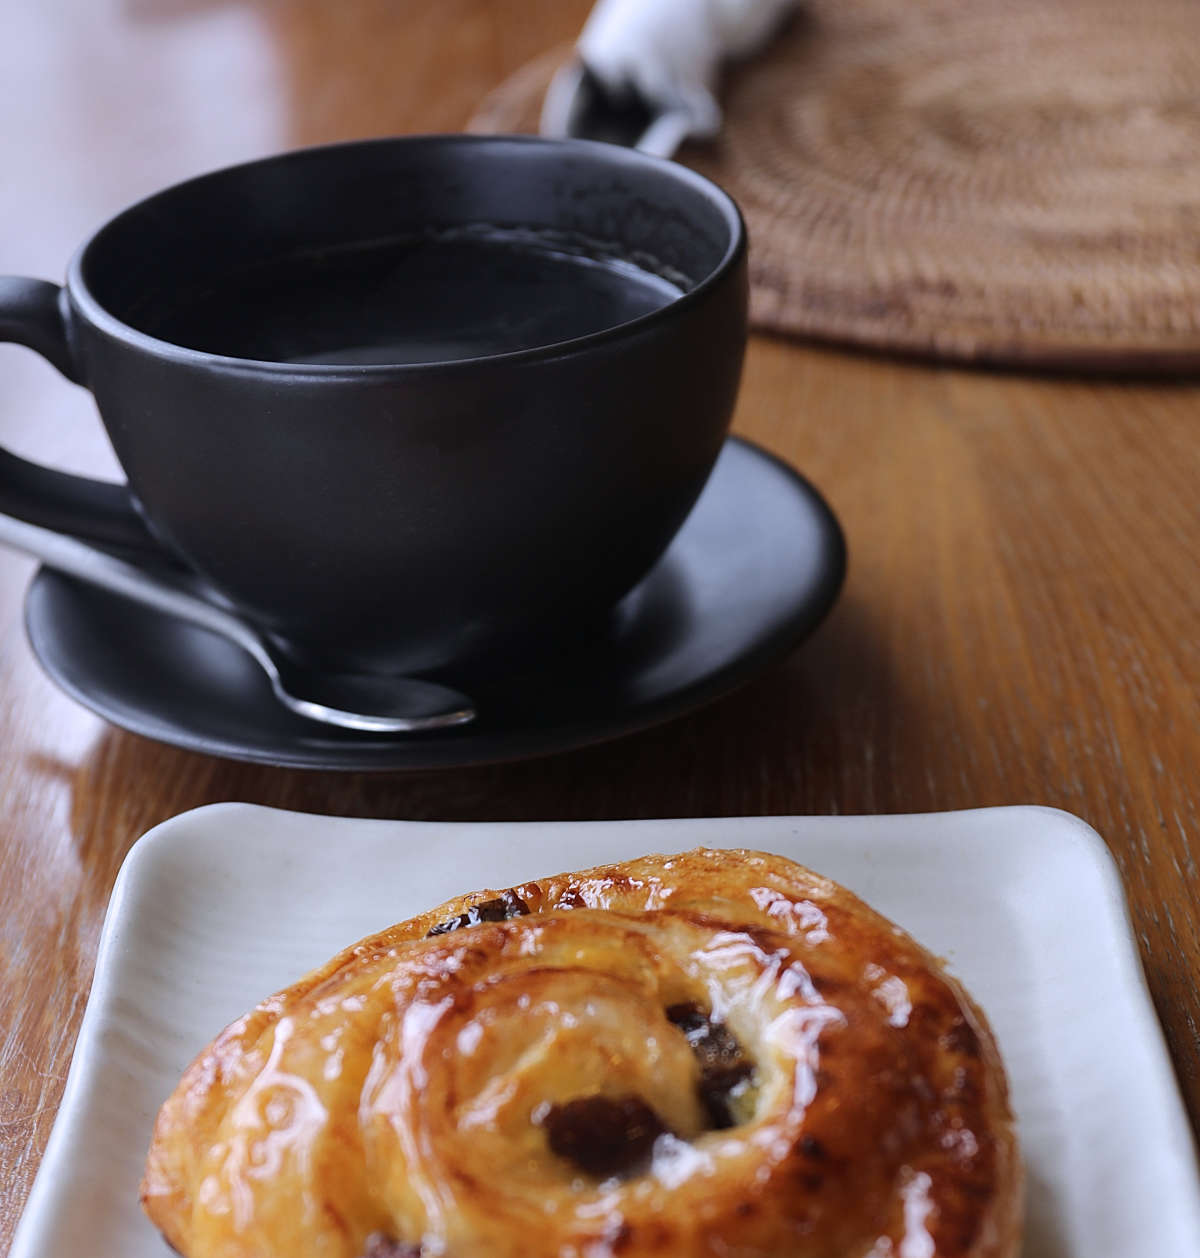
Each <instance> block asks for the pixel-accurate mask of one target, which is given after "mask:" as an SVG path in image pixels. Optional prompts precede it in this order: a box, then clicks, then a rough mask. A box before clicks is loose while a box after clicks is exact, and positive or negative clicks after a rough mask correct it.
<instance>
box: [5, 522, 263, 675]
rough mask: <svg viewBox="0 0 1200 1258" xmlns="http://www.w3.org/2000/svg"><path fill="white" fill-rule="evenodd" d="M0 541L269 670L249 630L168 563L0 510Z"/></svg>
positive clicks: (252, 633)
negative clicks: (185, 625)
mask: <svg viewBox="0 0 1200 1258" xmlns="http://www.w3.org/2000/svg"><path fill="white" fill-rule="evenodd" d="M0 544H3V545H5V546H9V547H11V548H12V549H13V550H19V551H22V552H24V553H25V554H27V555H32V556H33V558H35V559H40V560H41V561H42V562H43V563H44V564H46V565H47V566H48V567H51V568H53V569H55V570H56V571H58V572H64V573H66V574H67V575H68V576H73V577H78V578H79V579H80V580H81V581H86V582H88V583H89V584H90V585H98V586H100V587H102V588H103V589H106V590H110V591H111V592H112V593H114V594H120V595H122V596H123V597H125V598H128V599H132V600H133V601H134V602H136V603H142V604H144V605H145V606H146V607H152V608H154V609H155V610H156V611H161V612H166V613H167V615H169V616H176V617H178V618H179V619H181V620H186V621H189V622H190V623H191V624H194V625H199V626H200V627H201V628H202V629H211V630H212V631H213V632H214V633H219V634H221V635H222V637H226V638H231V639H232V640H233V641H235V642H236V643H237V644H238V645H239V646H240V647H242V648H243V650H246V651H249V652H250V654H251V655H253V656H254V658H255V659H256V660H257V661H258V662H259V663H260V664H261V665H262V666H263V668H264V669H266V671H267V673H268V674H273V673H274V672H275V665H274V662H273V661H272V660H271V659H270V657H269V656H268V655H267V653H266V652H265V651H264V650H263V646H262V643H261V642H260V641H259V639H258V635H257V634H256V633H255V632H254V630H253V629H250V628H249V627H248V626H247V625H245V624H243V623H242V621H241V620H239V619H238V618H237V617H236V616H234V615H233V614H232V613H231V612H227V611H224V610H223V609H222V608H220V607H216V606H214V605H213V604H211V603H209V602H206V601H205V600H204V599H202V598H199V597H198V596H197V595H195V594H194V593H192V592H191V590H190V589H188V587H187V585H186V584H185V581H184V578H183V577H181V576H180V575H178V574H177V573H175V572H172V571H171V569H170V568H167V567H165V566H164V567H163V568H161V569H159V570H158V571H155V572H153V573H151V572H148V571H147V570H146V569H145V568H142V567H140V566H139V565H138V564H133V563H130V562H129V561H128V560H125V559H120V558H118V557H117V556H116V555H110V554H108V553H107V552H106V551H103V550H98V549H97V548H96V547H94V546H90V545H89V544H88V543H87V542H81V541H79V540H77V539H76V538H73V537H67V536H65V535H64V534H62V533H55V532H53V531H51V530H50V529H44V528H40V527H39V526H38V525H36V524H26V523H25V522H24V521H23V520H14V519H13V518H12V517H11V516H6V515H0Z"/></svg>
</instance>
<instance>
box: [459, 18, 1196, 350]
mask: <svg viewBox="0 0 1200 1258" xmlns="http://www.w3.org/2000/svg"><path fill="white" fill-rule="evenodd" d="M568 56H570V50H569V49H567V48H558V49H555V50H554V51H553V52H551V53H549V54H547V55H546V56H544V57H542V58H541V59H539V60H538V61H536V62H533V63H532V64H530V65H529V66H526V67H525V68H524V69H523V70H522V71H520V72H519V73H518V74H517V75H515V76H514V77H513V78H512V79H510V80H509V81H508V82H507V83H505V84H503V85H501V86H500V87H499V88H498V89H497V90H496V91H495V92H494V93H493V94H492V96H491V97H490V98H489V99H488V100H487V101H486V102H485V103H484V105H483V107H482V109H481V111H480V113H479V114H478V115H477V117H476V118H475V119H474V120H473V122H472V124H471V129H472V130H474V131H534V130H536V127H537V117H538V112H539V110H540V105H541V99H542V95H543V93H544V91H545V88H546V85H547V84H548V82H549V80H550V78H551V76H552V74H553V72H554V70H555V68H556V67H557V66H558V65H560V64H561V63H562V62H563V60H564V59H565V58H567V57H568ZM724 102H725V107H726V125H725V129H724V132H723V134H722V136H721V139H720V141H719V142H718V143H716V144H715V145H712V146H703V147H702V146H699V145H693V146H690V147H689V148H687V149H686V150H685V151H684V152H683V153H682V154H681V155H680V157H681V160H682V161H684V162H686V163H687V164H688V165H689V166H692V167H694V168H695V169H696V170H699V171H701V172H703V173H704V174H706V175H708V176H709V177H710V178H712V179H714V180H716V181H717V182H718V183H720V184H722V185H723V186H724V187H726V188H727V189H728V190H729V191H730V192H731V193H732V194H733V195H734V196H735V197H736V198H737V200H738V201H739V203H740V204H741V206H742V209H743V212H744V213H745V216H746V220H747V222H748V224H749V228H750V236H751V274H752V307H751V313H752V317H753V320H754V322H755V325H756V326H757V327H759V328H762V329H767V330H773V331H780V332H789V333H796V334H800V335H804V336H810V337H818V338H823V339H828V340H833V341H839V342H848V343H852V344H855V345H859V346H864V347H870V348H875V349H884V350H892V351H902V352H909V353H916V354H921V355H933V356H936V357H942V358H948V359H957V360H963V361H970V362H991V363H1009V364H1030V365H1039V366H1047V367H1068V368H1088V369H1094V370H1102V371H1154V370H1188V369H1194V368H1195V367H1196V366H1198V365H1200V4H1197V3H1196V0H1139V2H1138V3H1136V4H1130V3H1128V0H1052V2H1051V3H1047V0H1010V2H1009V3H1006V4H996V3H995V2H994V0H919V2H918V3H910V4H903V5H897V4H895V3H892V2H890V0H809V3H808V4H806V5H805V7H804V8H803V10H802V11H801V12H800V14H799V15H798V16H797V18H796V20H795V21H794V22H793V23H792V25H791V26H790V27H789V29H788V30H787V31H786V32H785V33H784V35H783V36H782V37H781V38H780V39H779V41H778V42H777V43H776V44H775V45H773V47H772V48H771V49H770V50H769V51H768V52H767V53H766V54H765V56H763V57H762V58H759V59H758V60H755V61H753V62H752V63H750V64H748V65H746V66H744V67H739V68H737V69H735V70H734V71H732V72H731V73H730V75H729V77H728V81H727V83H726V85H725V90H724Z"/></svg>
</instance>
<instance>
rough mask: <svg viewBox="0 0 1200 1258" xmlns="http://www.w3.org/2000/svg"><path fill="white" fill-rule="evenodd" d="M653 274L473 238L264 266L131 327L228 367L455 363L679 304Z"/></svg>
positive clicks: (566, 244)
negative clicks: (245, 361)
mask: <svg viewBox="0 0 1200 1258" xmlns="http://www.w3.org/2000/svg"><path fill="white" fill-rule="evenodd" d="M651 266H652V264H651V263H650V262H649V260H643V263H642V264H639V263H638V262H635V261H633V260H631V259H630V258H628V257H626V256H623V254H622V253H621V251H620V250H619V249H615V248H612V247H608V246H605V245H604V244H603V243H601V242H594V241H588V240H582V239H580V240H575V239H571V238H569V237H566V236H564V235H562V234H557V235H556V234H554V233H551V232H539V231H535V230H532V229H520V228H500V227H486V226H479V227H469V228H465V229H456V230H448V231H440V232H428V233H425V234H423V235H420V236H401V237H399V238H397V239H392V240H382V241H371V242H369V243H366V244H354V245H351V246H348V247H342V248H332V249H323V250H320V251H318V252H309V253H301V254H295V255H291V256H286V257H282V258H274V259H269V260H266V261H262V262H259V263H258V264H257V265H254V266H251V267H247V268H243V269H239V270H236V271H232V272H230V273H228V274H225V275H218V276H216V277H211V276H209V277H206V278H205V281H204V282H203V283H202V284H201V285H198V286H197V287H196V288H194V289H193V290H191V291H183V292H177V293H175V294H173V304H171V305H170V306H168V307H167V308H166V309H154V308H150V309H147V310H145V311H143V312H140V313H139V312H137V311H134V312H133V314H132V321H133V322H135V324H140V326H142V328H143V330H144V331H147V332H149V333H151V334H152V335H153V336H156V337H159V338H161V339H162V340H164V341H170V342H172V343H174V344H176V345H183V346H187V347H188V348H189V349H195V350H203V351H206V352H208V353H211V354H223V355H227V356H229V357H233V358H250V359H265V360H269V361H273V362H295V363H335V364H336V363H342V364H365V363H373V364H380V363H420V362H456V361H461V360H463V359H470V358H480V357H485V356H487V355H492V354H505V353H511V352H513V351H516V350H523V349H533V348H535V347H537V346H541V345H553V344H557V343H559V342H562V341H570V340H574V339H576V338H578V337H582V336H587V335H589V334H590V333H593V332H599V331H601V330H603V329H606V328H615V327H619V326H621V325H622V324H625V323H628V322H630V321H631V320H633V319H637V318H640V317H641V316H642V315H646V314H650V313H651V312H652V311H654V310H657V309H659V308H660V307H662V306H665V305H668V304H669V303H670V302H672V301H674V300H675V299H676V298H678V297H680V296H682V294H683V292H684V289H685V287H686V284H687V280H686V279H685V277H683V276H667V275H662V274H659V273H657V272H656V271H655V270H652V269H651Z"/></svg>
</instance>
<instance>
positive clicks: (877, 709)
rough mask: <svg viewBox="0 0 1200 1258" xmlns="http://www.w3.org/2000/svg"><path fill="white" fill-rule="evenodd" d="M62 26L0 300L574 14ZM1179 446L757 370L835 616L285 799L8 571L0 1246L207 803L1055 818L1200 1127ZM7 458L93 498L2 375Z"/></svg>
mask: <svg viewBox="0 0 1200 1258" xmlns="http://www.w3.org/2000/svg"><path fill="white" fill-rule="evenodd" d="M65 7H68V6H67V0H63V3H62V4H60V5H58V6H46V7H45V9H46V11H45V12H43V11H42V8H41V7H40V6H17V5H9V6H5V7H4V8H3V9H0V111H2V112H0V116H3V117H5V118H6V119H9V120H12V121H11V122H10V125H8V126H7V127H5V128H4V129H3V131H2V133H0V153H2V155H3V169H4V170H5V178H4V179H3V180H0V270H4V271H15V272H23V273H31V274H43V275H47V276H52V277H53V276H56V275H61V272H62V269H63V266H64V264H65V262H66V259H67V257H68V255H69V253H70V251H71V250H72V248H73V247H74V245H75V244H77V243H78V241H79V240H80V239H81V238H82V237H83V235H84V234H86V232H87V231H88V230H90V228H91V227H93V226H94V225H96V224H97V223H99V222H100V221H102V220H103V218H105V217H106V216H107V215H108V214H110V213H112V212H113V211H114V210H116V209H118V208H119V207H120V206H121V205H122V204H124V203H125V202H127V201H129V200H132V199H133V198H134V197H136V196H139V195H141V194H142V193H144V192H146V191H148V190H150V189H151V188H154V187H157V186H159V185H161V184H163V183H166V182H169V181H170V180H172V179H175V178H179V177H182V176H183V175H186V174H190V173H193V172H194V171H197V170H200V169H203V168H205V167H209V166H213V165H216V164H220V163H222V162H224V161H226V160H236V159H238V158H242V157H247V156H252V155H254V154H256V153H259V152H266V151H270V150H271V149H273V148H276V147H281V146H289V145H294V144H301V143H308V142H314V141H319V140H329V139H334V138H338V137H350V136H355V135H362V134H375V133H386V132H397V131H418V130H429V129H438V128H456V127H459V126H461V125H462V124H463V123H464V122H465V121H466V119H467V118H468V117H469V115H470V113H471V111H472V109H473V107H474V105H475V103H476V102H477V101H478V100H479V99H480V98H481V97H482V96H483V94H484V93H485V92H486V91H487V90H488V89H489V88H490V87H492V86H494V85H495V84H496V83H498V82H499V81H501V79H502V78H503V77H504V76H505V75H507V74H509V73H511V72H512V71H513V70H514V69H515V68H516V67H517V66H518V65H520V64H522V63H523V62H524V61H526V60H528V59H529V58H530V57H531V56H534V55H536V54H537V53H538V52H539V51H540V50H541V49H543V48H547V47H550V46H552V45H553V44H555V43H557V42H560V41H562V40H563V39H567V38H570V36H571V34H572V32H573V31H574V30H576V29H577V27H578V25H579V24H580V22H581V21H582V18H583V16H584V13H585V10H586V4H584V3H576V2H574V0H573V2H572V3H563V2H562V0H526V2H525V3H524V4H522V5H520V6H508V5H505V4H502V3H500V2H499V0H495V2H492V3H489V2H488V0H440V2H439V4H437V5H420V4H417V3H416V0H407V2H406V0H398V2H392V3H385V2H384V0H343V2H342V3H341V4H339V5H326V4H322V3H319V2H318V0H295V2H293V3H290V4H286V5H285V4H283V3H279V4H276V5H272V4H267V3H263V4H252V3H216V2H214V3H209V4H204V3H200V2H198V0H197V2H193V3H185V2H183V0H125V2H124V3H121V2H118V0H110V2H109V3H84V0H72V3H71V4H70V6H69V8H70V10H71V13H72V17H73V19H74V20H73V21H65V20H64V19H63V18H62V16H61V13H62V10H63V9H64V8H65ZM51 10H53V12H52V11H51ZM17 120H20V121H19V125H18V123H17ZM1198 420H1200V389H1198V388H1197V386H1196V385H1194V384H1190V383H1185V382H1180V383H1159V384H1154V385H1140V384H1124V385H1116V384H1112V383H1100V382H1090V381H1087V380H1068V379H1052V378H1033V377H1024V376H1018V375H997V374H983V373H978V374H972V373H968V372H965V371H959V370H945V369H939V368H937V367H934V366H916V365H906V364H899V363H894V362H890V361H887V360H884V359H876V358H870V357H861V356H852V355H847V354H840V353H834V352H830V351H827V350H820V349H815V348H811V347H807V346H804V345H801V344H797V343H790V342H785V341H776V340H769V339H765V338H760V339H757V340H756V341H755V342H754V343H753V345H752V347H751V352H750V356H749V361H748V365H747V373H746V380H745V386H744V389H743V392H742V397H741V401H740V404H739V408H738V413H737V419H736V427H737V429H738V431H739V432H741V433H743V434H744V435H746V436H748V437H750V438H752V439H754V440H756V441H758V442H760V443H762V444H764V445H765V446H767V447H768V448H770V449H772V450H774V451H776V452H777V453H779V454H780V455H782V456H783V457H785V458H786V459H788V460H789V461H791V462H792V463H794V464H795V465H796V466H798V467H799V468H801V469H802V470H803V471H804V472H805V473H806V474H807V475H809V476H810V477H811V478H812V479H813V480H814V481H815V482H816V483H817V484H818V485H819V486H820V487H821V489H822V490H823V491H824V492H825V494H826V495H827V496H828V498H829V500H830V501H831V503H832V505H833V506H834V509H835V510H836V511H837V513H838V515H839V517H840V518H841V520H842V523H843V525H844V527H845V530H846V534H847V536H848V539H849V544H850V551H851V562H850V575H849V579H848V582H847V585H846V589H845V593H844V595H843V598H842V599H841V601H840V603H839V605H838V607H837V608H836V609H835V611H834V614H833V615H832V616H831V617H830V619H829V620H828V621H827V623H826V624H825V625H824V626H823V627H822V628H821V629H820V631H819V632H818V633H817V634H816V635H815V636H814V637H813V638H812V639H811V640H810V641H809V642H808V643H806V644H805V645H804V646H803V647H802V648H801V649H800V650H798V651H796V652H795V653H794V654H793V655H792V656H791V657H790V659H789V660H788V661H787V662H786V663H785V664H784V665H783V666H781V667H780V668H778V669H777V670H775V671H774V672H773V673H772V674H771V675H770V676H765V677H762V678H761V679H759V680H757V681H755V682H753V683H752V684H750V685H748V686H747V687H745V688H744V689H743V690H741V691H740V692H738V693H737V694H735V695H733V696H731V697H729V698H728V699H726V700H724V701H722V702H720V703H718V704H716V705H713V706H712V707H710V708H708V709H705V710H703V711H701V712H698V713H696V714H695V715H693V716H691V717H688V718H686V719H683V720H679V721H676V722H674V723H672V724H669V725H666V726H662V727H659V728H657V729H653V730H649V731H647V732H645V733H642V734H639V735H636V736H634V737H631V738H627V739H624V740H620V741H617V742H613V743H610V744H607V745H604V746H600V747H596V748H592V749H589V750H585V751H580V752H575V753H571V754H568V755H562V756H557V757H550V758H547V759H543V760H538V761H531V762H527V763H524V764H516V765H511V766H502V767H493V768H480V769H472V770H469V771H462V772H458V771H453V772H452V771H447V772H440V773H420V774H412V775H402V774H385V775H377V776H371V775H357V774H350V775H338V774H328V773H300V772H289V771H277V770H271V769H265V768H259V767H253V766H247V765H241V764H236V763H231V762H224V761H218V760H214V759H211V758H207V757H204V756H199V755H194V754H191V753H188V752H183V751H178V750H175V749H173V748H169V747H165V746H161V745H158V744H155V743H152V742H148V741H146V740H143V739H140V738H137V737H135V736H132V735H128V734H125V733H122V732H120V731H117V730H114V729H112V728H110V727H107V726H106V725H105V724H104V723H103V722H101V721H99V720H98V719H96V718H95V717H93V716H91V715H90V714H88V713H87V712H85V711H83V710H82V709H80V708H79V707H77V706H76V705H75V704H73V703H72V702H71V701H70V700H68V699H67V698H65V697H64V696H63V695H61V694H59V693H58V692H57V691H56V690H55V689H54V688H53V687H52V686H51V685H50V683H49V682H48V681H46V680H45V678H44V677H43V676H42V675H41V673H40V672H39V670H38V668H37V666H36V664H35V662H34V660H33V658H32V656H31V654H30V652H29V649H28V647H27V645H26V643H25V641H24V637H23V630H22V624H21V615H22V599H23V595H24V590H25V587H26V584H27V582H28V579H29V577H30V575H31V573H32V570H33V569H32V565H31V564H30V563H29V562H28V561H27V560H24V559H21V558H18V557H16V556H13V555H10V554H7V553H0V695H2V702H0V800H2V801H3V807H2V808H0V1252H3V1251H4V1250H6V1248H7V1246H8V1242H9V1239H10V1238H11V1235H12V1231H13V1228H14V1227H15V1225H16V1220H17V1218H18V1216H19V1213H20V1210H21V1208H22V1206H23V1204H24V1201H25V1199H26V1197H27V1195H28V1192H29V1187H30V1184H31V1182H32V1177H33V1174H34V1172H35V1170H36V1167H37V1163H38V1160H39V1158H40V1156H41V1153H42V1150H43V1149H44V1147H45V1142H46V1139H47V1136H48V1134H49V1131H50V1126H51V1123H52V1121H53V1117H54V1112H55V1108H56V1106H57V1104H58V1101H59V1098H60V1096H61V1091H62V1086H63V1081H64V1078H65V1075H66V1070H67V1067H68V1064H69V1061H70V1055H71V1051H72V1047H73V1044H74V1039H75V1035H76V1033H77V1030H78V1026H79V1018H80V1015H81V1013H82V1010H83V1006H84V1003H85V1000H86V995H87V990H88V986H89V982H90V975H91V970H92V965H93V962H94V956H95V948H96V942H97V938H98V933H99V929H100V926H101V922H102V920H103V914H104V910H105V905H106V902H107V898H108V894H109V891H110V889H111V886H112V882H113V879H114V877H115V875H116V871H117V869H118V867H119V865H120V862H121V860H122V858H123V856H124V854H125V853H126V851H127V850H128V848H129V846H130V845H131V844H132V843H133V841H134V840H135V839H136V838H137V836H138V835H139V834H141V833H142V832H143V831H145V830H146V829H148V828H149V827H150V826H152V825H154V824H155V823H157V822H158V821H161V820H163V819H165V818H166V817H169V816H171V815H173V814H175V813H177V812H180V811H182V810H184V809H187V808H191V807H194V806H196V805H199V804H204V803H209V802H213V801H217V800H246V801H250V802H256V803H264V804H272V805H278V806H282V807H288V808H297V809H303V810H306V811H309V812H316V813H329V814H347V815H354V816H387V817H412V818H432V819H442V820H455V819H468V820H469V819H516V820H522V819H556V818H561V819H568V820H574V819H583V818H621V817H645V816H701V815H728V816H732V815H741V814H770V813H784V814H786V813H822V814H824V813H835V812H840V813H850V812H910V811H921V810H927V809H949V808H967V807H976V806H982V805H991V804H1013V803H1042V804H1051V805H1055V806H1058V807H1062V808H1066V809H1069V810H1070V811H1072V812H1074V813H1077V814H1079V815H1080V816H1082V817H1083V818H1084V819H1085V820H1087V821H1088V822H1090V823H1091V824H1092V825H1093V826H1095V827H1096V828H1097V830H1099V832H1100V833H1101V834H1102V835H1103V836H1104V837H1105V839H1106V840H1107V841H1108V843H1109V845H1110V847H1111V849H1112V851H1113V853H1114V855H1115V857H1116V859H1117V862H1118V865H1119V867H1120V870H1121V875H1122V877H1123V879H1124V882H1125V886H1126V888H1127V891H1128V894H1129V898H1130V905H1131V911H1132V915H1133V919H1134V925H1135V929H1136V933H1137V937H1138V940H1139V941H1140V944H1141V947H1142V955H1143V960H1144V963H1145V966H1146V970H1147V974H1148V977H1149V980H1150V985H1151V989H1152V992H1153V996H1154V999H1155V1002H1156V1004H1157V1007H1158V1010H1159V1013H1160V1015H1161V1017H1162V1020H1163V1024H1164V1027H1165V1029H1166V1032H1167V1037H1168V1041H1169V1044H1170V1048H1171V1051H1172V1054H1173V1056H1174V1060H1175V1063H1176V1066H1177V1069H1178V1072H1179V1076H1180V1080H1181V1083H1182V1086H1183V1090H1184V1093H1185V1097H1186V1099H1187V1103H1188V1106H1189V1109H1190V1112H1191V1115H1192V1118H1193V1121H1194V1122H1195V1121H1197V1120H1200V990H1198V989H1200V985H1198V983H1197V979H1198V977H1200V908H1198V898H1200V897H1198V891H1200V877H1198V876H1197V865H1196V862H1197V857H1198V853H1200V845H1198V840H1197V834H1198V832H1200V770H1198V766H1200V579H1198V574H1197V556H1198V555H1200V505H1198V495H1197V488H1196V487H1197V486H1198V485H1200V427H1198V422H1197V421H1198ZM0 442H3V443H5V444H8V445H11V446H12V447H14V448H16V449H19V450H21V451H22V452H23V453H27V454H31V455H36V456H37V457H40V458H43V459H45V460H47V461H53V462H55V463H57V464H59V465H62V466H70V467H75V468H86V469H91V470H93V471H95V472H97V473H102V474H113V471H114V467H115V465H114V464H113V461H112V456H111V453H110V452H109V450H108V448H107V445H106V442H105V440H104V438H103V437H102V436H101V435H100V433H99V425H98V423H97V422H96V420H95V419H94V417H93V415H92V410H91V405H90V402H89V401H88V399H87V397H86V395H85V394H83V393H82V392H80V391H78V390H72V389H70V388H69V387H68V386H66V385H64V384H63V383H62V382H61V381H60V380H59V379H58V378H57V377H56V376H55V375H54V373H53V371H52V370H51V369H49V368H47V367H45V366H44V364H42V363H40V362H38V361H37V360H35V359H34V358H33V356H32V355H29V354H27V353H26V352H24V351H21V350H16V349H12V348H9V347H5V348H3V349H2V350H0Z"/></svg>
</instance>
